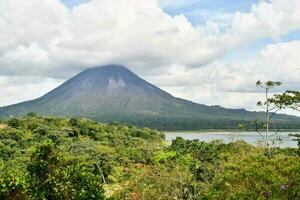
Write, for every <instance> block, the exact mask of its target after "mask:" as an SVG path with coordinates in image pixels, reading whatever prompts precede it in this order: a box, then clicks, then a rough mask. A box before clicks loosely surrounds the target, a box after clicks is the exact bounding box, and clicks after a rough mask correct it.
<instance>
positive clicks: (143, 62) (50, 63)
mask: <svg viewBox="0 0 300 200" xmlns="http://www.w3.org/2000/svg"><path fill="white" fill-rule="evenodd" d="M299 4H300V2H299V1H297V0H289V3H288V4H287V3H286V1H285V0H274V1H272V2H265V1H262V2H260V3H259V4H257V5H253V7H252V10H251V12H249V13H240V12H237V13H235V14H234V17H233V20H232V24H231V26H230V27H228V28H227V29H226V30H223V31H220V30H219V29H218V28H219V25H218V24H214V22H212V21H210V22H208V23H207V26H204V27H194V26H193V25H192V24H191V23H190V22H189V21H188V20H187V18H186V17H185V16H184V15H176V16H170V15H169V14H167V13H166V12H165V11H164V10H163V9H162V8H161V7H160V4H159V1H158V0H147V1H141V0H117V1H110V0H92V1H90V2H88V3H85V4H81V5H79V6H76V7H75V8H73V9H68V8H67V7H66V6H65V5H64V4H62V3H61V1H59V0H45V1H43V3H42V4H41V3H40V1H38V0H27V1H21V0H10V1H5V0H0V11H1V17H0V24H1V26H0V27H1V31H0V39H1V41H3V42H1V44H0V66H1V68H2V67H3V66H5V69H4V70H1V72H0V73H1V74H6V75H10V74H11V75H15V72H16V71H18V73H20V74H22V75H24V74H28V75H38V76H51V77H54V78H57V77H61V76H62V75H63V74H65V73H61V71H63V72H66V73H67V72H68V70H69V74H71V73H74V71H80V70H81V69H83V68H86V67H90V66H93V65H101V64H107V63H121V64H125V65H130V66H132V67H133V68H135V69H137V71H143V72H146V71H147V70H149V68H159V67H162V66H172V65H174V64H176V65H184V66H186V67H201V66H204V65H206V64H208V63H210V62H212V61H214V60H216V59H218V58H220V57H222V56H223V55H224V54H226V53H227V52H228V50H230V49H234V48H236V47H239V46H241V45H245V44H247V43H249V42H251V41H254V40H257V39H260V38H264V37H272V38H278V37H279V36H280V35H283V34H286V33H288V32H289V31H292V30H295V29H297V28H299V27H300V14H299V11H298V9H297V8H299V6H300V5H299ZM211 30H214V31H213V33H212V31H211ZM19 68H23V69H26V70H21V71H20V70H18V69H19ZM69 74H67V75H69Z"/></svg>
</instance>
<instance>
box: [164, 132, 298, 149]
mask: <svg viewBox="0 0 300 200" xmlns="http://www.w3.org/2000/svg"><path fill="white" fill-rule="evenodd" d="M291 133H293V134H294V133H295V132H280V137H281V139H282V140H281V142H277V143H278V144H276V146H277V147H281V148H283V147H292V148H296V147H298V145H297V142H296V141H293V138H292V137H290V136H289V134H291ZM297 133H299V132H297ZM271 134H272V133H271ZM273 134H274V133H273ZM165 135H166V140H167V141H172V140H174V139H176V138H177V137H182V138H184V139H187V140H196V139H198V140H200V141H205V142H210V141H213V140H222V141H223V142H224V143H230V142H234V141H237V140H244V141H246V142H247V143H249V144H252V145H256V146H259V145H260V144H261V141H262V138H261V136H260V135H259V134H258V133H257V132H210V131H208V132H205V131H176V132H165Z"/></svg>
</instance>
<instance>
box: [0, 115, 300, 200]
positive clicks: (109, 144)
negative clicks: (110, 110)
mask: <svg viewBox="0 0 300 200" xmlns="http://www.w3.org/2000/svg"><path fill="white" fill-rule="evenodd" d="M2 123H5V124H6V125H5V126H4V127H3V128H2V129H0V199H17V200H19V199H22V200H23V199H29V200H31V199H91V200H92V199H128V200H137V199H139V200H143V199H162V200H168V199H191V200H196V199H197V200H198V199H200V200H201V199H203V200H204V199H266V197H265V196H268V198H269V199H299V197H300V196H299V195H300V185H299V182H300V164H299V163H300V157H299V154H298V153H299V151H298V149H275V150H274V153H273V154H272V155H271V157H266V156H265V154H264V149H263V148H258V147H253V146H251V145H249V144H247V143H245V142H243V141H238V142H235V143H230V144H223V143H221V142H218V141H214V142H210V143H205V142H200V141H198V140H192V141H188V140H184V139H182V138H177V139H176V140H174V141H173V142H172V143H171V144H166V143H165V142H164V140H163V138H164V135H163V134H162V133H160V132H158V131H155V130H152V129H149V128H142V129H141V128H137V127H134V126H127V125H121V124H116V123H114V124H102V123H97V122H94V121H92V120H89V119H85V118H82V119H66V118H54V117H42V116H38V115H36V114H34V113H31V114H29V115H28V116H27V117H24V118H18V119H10V120H9V121H6V122H2Z"/></svg>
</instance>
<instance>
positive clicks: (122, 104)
mask: <svg viewBox="0 0 300 200" xmlns="http://www.w3.org/2000/svg"><path fill="white" fill-rule="evenodd" d="M29 112H36V113H38V114H41V115H55V116H67V117H89V118H92V119H94V120H100V121H104V122H122V123H132V124H135V125H138V126H149V127H154V128H158V129H168V130H175V129H225V128H235V127H237V125H238V124H239V123H246V124H250V123H251V122H252V121H254V120H255V119H258V120H262V119H263V117H264V116H263V113H260V112H249V111H246V110H244V109H226V108H222V107H220V106H206V105H202V104H196V103H193V102H190V101H187V100H183V99H179V98H176V97H173V96H172V95H171V94H169V93H167V92H165V91H163V90H161V89H159V88H158V87H156V86H154V85H152V84H150V83H149V82H147V81H145V80H143V79H141V78H140V77H138V76H137V75H135V74H134V73H133V72H131V71H130V70H128V69H127V68H125V67H123V66H120V65H106V66H102V67H95V68H90V69H87V70H85V71H83V72H81V73H79V74H78V75H77V76H75V77H73V78H71V79H70V80H68V81H66V82H65V83H63V84H62V85H60V86H59V87H57V88H56V89H54V90H52V91H51V92H49V93H47V94H45V95H44V96H42V97H40V98H38V99H35V100H32V101H27V102H23V103H19V104H15V105H11V106H6V107H1V108H0V117H2V118H7V117H11V116H24V115H26V114H27V113H29ZM275 119H276V121H277V124H278V126H280V127H282V128H296V127H300V123H299V122H300V118H298V117H295V116H289V115H276V116H275Z"/></svg>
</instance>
